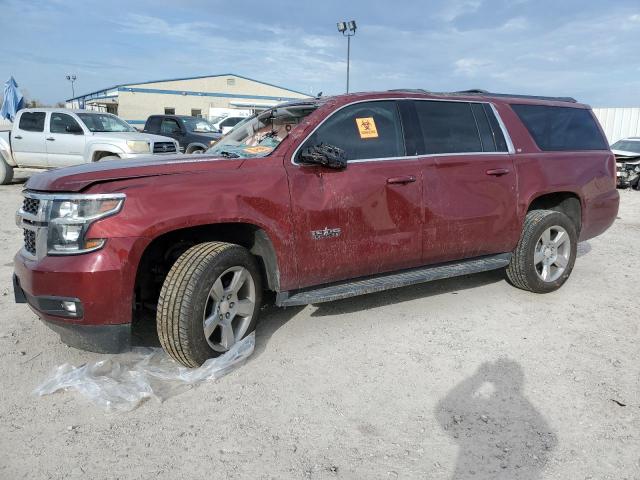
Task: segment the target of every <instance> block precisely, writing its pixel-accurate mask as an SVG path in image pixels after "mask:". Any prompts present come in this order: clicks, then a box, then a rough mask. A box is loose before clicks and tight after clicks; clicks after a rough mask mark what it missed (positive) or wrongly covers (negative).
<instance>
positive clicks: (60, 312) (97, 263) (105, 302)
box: [14, 238, 139, 352]
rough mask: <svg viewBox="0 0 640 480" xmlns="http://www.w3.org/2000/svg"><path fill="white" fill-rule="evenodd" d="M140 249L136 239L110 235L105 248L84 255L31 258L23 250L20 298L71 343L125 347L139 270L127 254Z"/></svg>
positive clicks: (99, 348)
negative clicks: (125, 253)
mask: <svg viewBox="0 0 640 480" xmlns="http://www.w3.org/2000/svg"><path fill="white" fill-rule="evenodd" d="M138 247H139V245H138V239H134V238H111V239H109V240H108V241H107V243H106V244H105V246H104V247H103V248H102V249H101V250H98V251H96V252H92V253H88V254H84V255H75V256H73V255H70V256H46V257H44V258H42V259H31V258H28V257H27V256H25V255H24V254H23V252H19V253H18V254H16V256H15V258H14V293H15V297H16V302H18V303H27V304H28V305H29V307H30V308H31V309H32V310H33V311H34V312H35V313H36V315H38V316H39V317H40V318H41V319H42V320H43V321H44V322H45V324H46V325H47V326H49V327H50V328H52V329H53V330H55V331H56V332H58V333H59V334H60V337H61V339H62V341H63V342H64V343H66V344H68V345H70V346H73V347H77V348H82V349H86V350H90V351H95V352H119V351H123V350H126V349H127V348H128V347H129V346H130V344H131V338H130V337H131V319H132V310H133V289H134V283H135V274H136V271H135V266H134V265H132V264H131V263H129V257H127V256H126V255H123V252H135V251H137V249H138ZM133 263H134V264H135V265H137V263H136V262H133ZM72 303H73V305H74V306H73V307H72V306H71V304H72ZM70 310H71V311H70Z"/></svg>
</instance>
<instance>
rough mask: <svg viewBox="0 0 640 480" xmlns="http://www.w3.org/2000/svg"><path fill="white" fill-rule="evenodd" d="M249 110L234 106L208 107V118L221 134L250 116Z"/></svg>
mask: <svg viewBox="0 0 640 480" xmlns="http://www.w3.org/2000/svg"><path fill="white" fill-rule="evenodd" d="M251 115H252V114H251V110H239V109H235V108H213V107H212V108H210V109H209V118H210V121H211V123H212V124H213V126H214V127H215V128H216V129H217V130H218V131H219V132H220V133H221V134H223V135H225V134H227V133H229V132H230V131H231V130H233V127H235V126H236V125H237V124H238V123H240V122H242V121H243V120H246V119H247V118H249V117H250V116H251Z"/></svg>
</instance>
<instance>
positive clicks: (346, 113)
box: [300, 100, 405, 160]
mask: <svg viewBox="0 0 640 480" xmlns="http://www.w3.org/2000/svg"><path fill="white" fill-rule="evenodd" d="M321 143H327V144H329V145H333V146H334V147H338V148H341V149H342V150H344V151H345V153H346V155H347V160H363V159H377V158H394V157H402V156H404V155H405V149H404V139H403V135H402V126H401V123H400V118H399V115H398V108H397V106H396V102H395V101H393V100H383V101H377V102H363V103H356V104H354V105H349V106H348V107H345V108H343V109H341V110H338V111H337V112H336V113H334V114H333V115H331V116H330V117H329V118H328V119H327V120H326V121H325V122H324V123H323V124H322V125H320V127H318V129H317V130H316V131H315V132H314V133H313V134H312V135H311V136H310V137H309V138H308V139H307V141H306V142H305V143H304V145H303V146H302V148H301V149H300V151H301V152H302V151H304V150H305V149H306V148H309V147H313V146H316V145H320V144H321Z"/></svg>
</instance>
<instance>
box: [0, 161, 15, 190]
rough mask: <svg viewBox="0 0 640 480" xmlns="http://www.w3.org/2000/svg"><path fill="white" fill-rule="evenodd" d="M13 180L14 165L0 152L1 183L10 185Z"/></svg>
mask: <svg viewBox="0 0 640 480" xmlns="http://www.w3.org/2000/svg"><path fill="white" fill-rule="evenodd" d="M12 181H13V167H12V166H11V165H9V164H8V163H7V162H6V160H5V159H4V158H3V157H2V154H0V185H8V184H10V183H11V182H12Z"/></svg>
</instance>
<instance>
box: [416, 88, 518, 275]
mask: <svg viewBox="0 0 640 480" xmlns="http://www.w3.org/2000/svg"><path fill="white" fill-rule="evenodd" d="M413 104H414V107H415V113H416V126H417V128H419V129H420V132H421V134H422V135H421V140H422V143H421V144H418V146H417V147H416V148H417V153H418V154H420V155H422V162H423V165H422V175H423V182H424V189H423V204H424V208H425V221H424V230H423V242H424V243H423V263H425V264H430V263H438V262H446V261H450V260H458V259H464V258H471V257H478V256H482V255H488V254H494V253H502V252H508V251H510V250H511V248H512V247H513V245H514V243H515V242H517V238H518V236H519V227H518V225H519V224H518V219H517V209H516V207H517V205H516V199H517V196H516V174H515V169H514V166H513V158H512V155H511V154H510V148H509V146H508V145H509V144H510V142H508V141H507V139H508V137H505V132H503V130H502V128H501V127H500V124H499V122H498V121H497V117H496V113H495V111H494V109H493V108H492V107H491V105H490V104H488V103H476V102H465V101H435V100H415V101H414V102H413Z"/></svg>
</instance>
